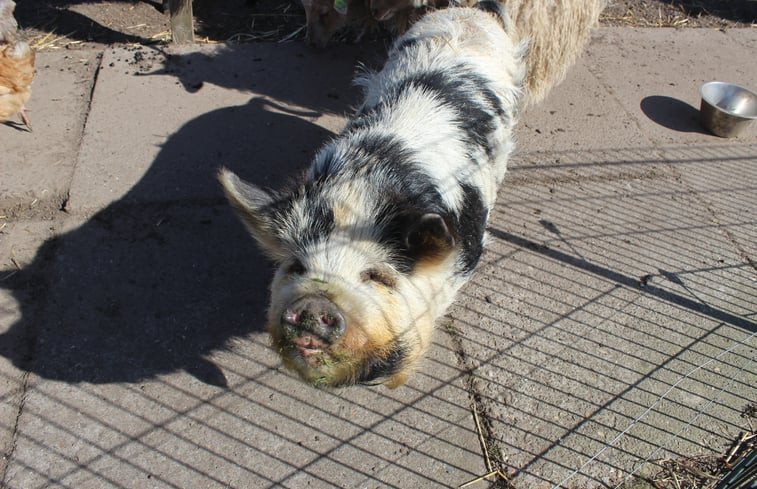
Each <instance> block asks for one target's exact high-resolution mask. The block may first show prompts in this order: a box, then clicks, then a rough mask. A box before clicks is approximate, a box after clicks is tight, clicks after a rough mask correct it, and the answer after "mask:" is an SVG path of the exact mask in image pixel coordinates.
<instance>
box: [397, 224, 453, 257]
mask: <svg viewBox="0 0 757 489" xmlns="http://www.w3.org/2000/svg"><path fill="white" fill-rule="evenodd" d="M455 241H456V240H455V237H454V235H453V234H452V232H451V231H450V227H449V226H448V225H447V223H446V222H445V220H444V218H443V217H442V216H440V215H439V214H436V213H427V214H423V215H421V216H420V217H419V218H417V219H416V220H415V221H414V222H412V223H410V226H409V227H408V228H407V234H406V235H405V246H407V249H408V251H409V252H410V254H411V255H412V256H414V257H415V258H416V259H418V260H426V259H428V260H438V259H441V258H444V257H445V256H447V254H448V253H449V252H450V251H451V250H452V248H454V247H455Z"/></svg>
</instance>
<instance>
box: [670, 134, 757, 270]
mask: <svg viewBox="0 0 757 489" xmlns="http://www.w3.org/2000/svg"><path fill="white" fill-rule="evenodd" d="M657 152H658V153H660V159H662V160H667V158H666V157H665V150H664V149H660V150H658V151H657ZM668 166H669V167H670V168H671V169H672V170H673V171H675V172H676V175H677V177H678V178H679V180H680V182H681V184H682V185H683V186H684V188H685V189H686V193H688V194H689V195H691V196H692V197H694V198H695V199H696V200H698V201H699V203H700V204H701V205H702V206H703V207H704V209H705V210H706V211H707V213H708V214H710V219H712V222H713V223H714V224H715V226H716V227H717V229H718V231H720V232H722V233H723V236H725V238H726V240H728V242H729V243H731V246H733V248H734V249H735V250H736V252H737V253H738V254H739V256H741V258H742V259H744V261H745V262H746V263H747V264H749V266H750V267H752V270H754V271H755V272H757V262H756V261H755V260H753V259H752V257H750V256H749V253H748V252H747V250H745V249H744V248H743V247H742V246H741V245H740V244H739V241H738V240H737V239H736V237H735V236H734V235H733V233H732V232H731V230H730V229H729V228H728V226H723V223H722V222H721V221H720V219H719V218H718V212H717V211H716V210H715V208H714V206H713V205H712V202H710V201H709V200H707V198H706V197H705V194H704V193H703V192H702V191H700V190H697V189H696V188H695V187H694V186H692V185H691V184H689V183H688V182H687V181H686V180H685V179H684V178H682V176H681V174H680V173H679V172H678V171H677V170H676V169H675V168H674V167H675V165H668Z"/></svg>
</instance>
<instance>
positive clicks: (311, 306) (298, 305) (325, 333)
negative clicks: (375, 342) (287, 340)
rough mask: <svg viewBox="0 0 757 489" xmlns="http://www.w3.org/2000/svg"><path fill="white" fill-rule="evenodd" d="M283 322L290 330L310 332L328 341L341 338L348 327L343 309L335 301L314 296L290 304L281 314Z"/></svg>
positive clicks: (283, 325)
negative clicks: (342, 312)
mask: <svg viewBox="0 0 757 489" xmlns="http://www.w3.org/2000/svg"><path fill="white" fill-rule="evenodd" d="M281 323H282V327H284V328H285V329H286V330H288V331H290V332H294V333H297V332H299V333H304V332H309V333H312V334H314V335H316V336H318V337H320V338H321V339H323V340H327V341H334V340H336V339H337V338H339V337H340V336H341V335H342V334H343V333H344V331H345V327H346V325H345V321H344V317H343V316H342V314H341V311H340V310H339V308H337V306H336V305H335V304H334V303H333V302H331V301H330V300H329V299H326V298H324V297H312V296H307V297H303V298H300V299H298V300H296V301H295V302H293V303H292V304H290V305H289V307H287V308H286V309H285V310H284V312H283V314H282V315H281Z"/></svg>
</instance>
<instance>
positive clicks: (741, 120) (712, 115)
mask: <svg viewBox="0 0 757 489" xmlns="http://www.w3.org/2000/svg"><path fill="white" fill-rule="evenodd" d="M699 93H700V95H701V96H702V104H701V107H700V111H699V116H700V121H701V122H702V125H703V126H704V127H705V128H707V129H708V130H710V132H712V133H713V134H715V135H716V136H720V137H724V138H732V137H736V136H738V135H739V134H740V133H742V132H743V131H744V130H745V129H746V128H747V126H748V125H749V123H750V122H752V121H753V120H754V119H757V95H755V94H754V93H753V92H751V91H749V90H747V89H746V88H744V87H740V86H738V85H734V84H733V83H725V82H719V81H712V82H707V83H705V84H704V85H702V86H701V87H700V88H699Z"/></svg>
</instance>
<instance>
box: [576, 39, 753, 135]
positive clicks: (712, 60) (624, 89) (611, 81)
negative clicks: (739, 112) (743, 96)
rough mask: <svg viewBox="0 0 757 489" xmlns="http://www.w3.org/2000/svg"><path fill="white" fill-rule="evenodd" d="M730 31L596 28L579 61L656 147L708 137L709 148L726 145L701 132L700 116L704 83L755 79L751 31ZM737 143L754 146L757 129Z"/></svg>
mask: <svg viewBox="0 0 757 489" xmlns="http://www.w3.org/2000/svg"><path fill="white" fill-rule="evenodd" d="M730 32H733V31H728V32H725V33H724V32H721V31H707V32H706V35H703V34H705V33H704V32H703V31H702V30H700V29H677V30H668V29H654V28H645V29H597V30H595V34H594V36H595V39H594V42H592V43H591V45H590V46H589V48H588V50H587V52H586V53H585V55H584V58H583V62H584V63H585V64H586V66H588V67H589V70H590V71H592V72H593V73H594V74H595V75H596V76H597V77H599V78H600V80H601V81H602V82H603V83H605V85H606V86H607V87H608V89H609V90H610V92H611V93H612V96H613V98H615V100H616V101H618V102H619V103H620V104H621V105H622V106H623V107H624V108H625V112H626V114H627V115H628V117H630V118H632V119H634V120H635V121H636V123H637V124H638V125H639V128H640V129H641V130H642V131H643V133H644V134H645V135H646V136H647V137H648V138H650V139H651V140H652V141H654V142H655V143H657V144H674V145H681V144H689V143H693V142H700V141H702V140H703V137H704V136H706V140H708V142H710V143H715V144H717V143H721V144H727V143H728V141H727V140H723V139H721V138H719V137H717V136H714V135H711V134H710V133H708V132H707V131H706V130H705V129H703V128H702V127H701V125H700V124H699V122H698V116H699V101H700V97H699V86H700V85H701V84H702V83H704V82H707V81H712V80H720V81H728V82H731V83H736V84H739V85H743V86H746V87H750V86H751V85H753V83H754V80H757V66H755V65H754V63H749V62H746V61H745V60H748V59H752V58H753V57H754V39H753V38H754V32H753V29H746V30H745V32H743V33H740V34H739V33H736V34H730ZM629 60H634V64H630V63H629ZM751 90H757V87H755V86H751ZM593 101H594V99H592V104H593ZM619 136H620V137H622V136H621V135H619ZM738 140H739V142H747V143H754V142H755V141H757V125H752V127H751V128H749V130H748V131H747V133H746V134H744V135H742V136H739V138H738ZM616 146H617V145H616ZM622 146H624V145H621V147H622Z"/></svg>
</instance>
